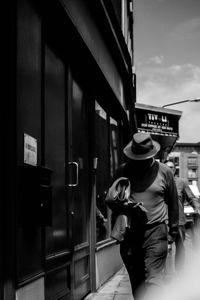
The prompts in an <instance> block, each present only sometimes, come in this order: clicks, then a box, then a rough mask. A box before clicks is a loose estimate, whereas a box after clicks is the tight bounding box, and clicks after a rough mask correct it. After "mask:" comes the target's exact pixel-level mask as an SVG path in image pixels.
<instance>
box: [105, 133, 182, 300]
mask: <svg viewBox="0 0 200 300" xmlns="http://www.w3.org/2000/svg"><path fill="white" fill-rule="evenodd" d="M159 150H160V145H159V144H158V143H157V142H156V141H153V140H152V138H151V136H150V134H148V133H135V134H134V135H133V139H132V140H131V142H130V143H129V144H128V145H127V146H126V147H125V148H124V154H125V155H126V156H127V158H128V162H127V163H125V164H123V165H122V166H121V168H120V169H119V171H118V174H117V176H116V177H115V179H116V178H119V177H122V176H123V177H126V178H128V179H129V181H130V184H131V192H130V197H131V199H132V200H133V201H134V202H135V203H142V206H143V208H144V209H141V207H140V206H139V205H138V206H137V208H135V207H133V208H131V207H129V206H123V205H120V204H119V203H117V202H116V201H112V199H107V201H106V202H107V204H108V206H109V207H110V208H111V209H112V211H113V212H114V214H115V215H120V214H122V213H124V214H129V216H130V220H131V221H130V223H131V224H130V228H128V229H127V232H126V234H125V236H124V240H123V241H122V242H121V243H120V254H121V257H122V259H123V262H124V264H125V266H126V269H127V271H128V274H129V278H130V282H131V286H132V292H133V296H134V299H135V300H137V299H141V298H140V297H141V295H143V296H144V297H145V292H146V293H147V292H148V291H150V290H151V289H152V288H154V287H158V286H160V285H161V284H162V276H163V270H164V267H165V261H166V257H167V251H168V234H170V235H171V237H172V238H173V239H174V238H175V235H176V232H177V226H178V197H177V190H176V185H175V181H174V177H173V174H172V172H171V171H170V169H169V168H168V167H167V166H165V165H164V164H162V163H160V162H158V161H156V160H155V159H154V157H155V155H156V154H157V153H158V151H159ZM168 228H169V233H168Z"/></svg>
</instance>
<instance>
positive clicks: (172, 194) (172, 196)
mask: <svg viewBox="0 0 200 300" xmlns="http://www.w3.org/2000/svg"><path fill="white" fill-rule="evenodd" d="M166 180H167V194H166V198H167V204H168V217H169V224H168V225H169V235H170V236H171V237H172V241H173V240H174V239H175V237H176V234H177V232H178V223H179V206H178V193H177V188H176V183H175V180H174V175H173V173H172V172H171V170H167V177H166Z"/></svg>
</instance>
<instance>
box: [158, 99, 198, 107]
mask: <svg viewBox="0 0 200 300" xmlns="http://www.w3.org/2000/svg"><path fill="white" fill-rule="evenodd" d="M199 101H200V99H193V100H183V101H178V102H173V103H169V104H166V105H163V106H162V107H167V106H171V105H176V104H179V103H185V102H199Z"/></svg>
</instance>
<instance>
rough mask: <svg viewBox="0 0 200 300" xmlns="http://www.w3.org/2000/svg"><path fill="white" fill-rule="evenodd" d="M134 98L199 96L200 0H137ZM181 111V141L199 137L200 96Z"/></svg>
mask: <svg viewBox="0 0 200 300" xmlns="http://www.w3.org/2000/svg"><path fill="white" fill-rule="evenodd" d="M134 23H135V26H134V32H135V38H134V42H135V67H136V75H137V102H138V103H144V104H149V105H154V106H162V105H165V104H168V103H172V102H177V101H182V100H186V99H195V98H198V99H199V98H200V0H135V21H134ZM168 108H171V109H177V110H180V111H182V112H183V114H182V117H181V119H180V122H179V130H180V132H179V133H180V139H179V142H192V143H193V142H194V143H196V142H200V102H199V103H185V104H178V105H173V106H169V107H168Z"/></svg>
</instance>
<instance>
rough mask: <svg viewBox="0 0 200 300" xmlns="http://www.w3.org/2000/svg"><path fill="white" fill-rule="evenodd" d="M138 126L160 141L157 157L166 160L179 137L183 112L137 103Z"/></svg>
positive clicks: (139, 129) (140, 129)
mask: <svg viewBox="0 0 200 300" xmlns="http://www.w3.org/2000/svg"><path fill="white" fill-rule="evenodd" d="M135 111H136V119H137V128H138V131H141V132H149V133H150V134H151V136H152V138H153V139H154V140H156V141H158V142H159V143H160V146H161V150H160V151H159V153H158V156H157V158H158V159H159V160H160V161H164V160H165V159H166V158H167V155H168V153H169V152H170V151H171V150H172V148H173V146H174V144H175V143H176V141H177V139H178V138H179V119H180V117H181V114H182V112H181V111H178V110H173V109H167V108H162V107H156V106H151V105H146V104H141V103H136V104H135Z"/></svg>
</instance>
